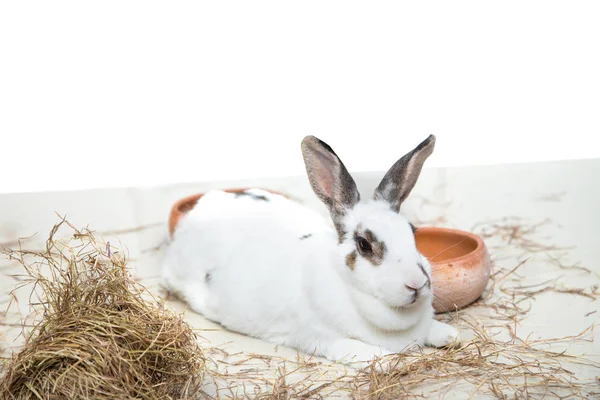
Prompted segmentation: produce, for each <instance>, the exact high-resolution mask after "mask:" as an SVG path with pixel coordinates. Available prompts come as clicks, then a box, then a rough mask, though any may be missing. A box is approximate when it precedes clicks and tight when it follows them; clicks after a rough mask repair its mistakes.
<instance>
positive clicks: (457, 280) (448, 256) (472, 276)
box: [415, 227, 491, 313]
mask: <svg viewBox="0 0 600 400" xmlns="http://www.w3.org/2000/svg"><path fill="white" fill-rule="evenodd" d="M415 239H416V242H417V249H418V250H419V252H421V254H423V255H424V256H425V257H426V258H427V259H428V260H429V262H430V263H431V270H432V285H433V292H434V294H435V297H436V301H435V302H434V309H435V312H436V313H441V312H448V311H454V310H456V309H458V308H462V307H465V306H467V305H469V304H471V303H473V302H474V301H475V300H477V299H478V298H479V297H480V296H481V294H482V293H483V291H484V290H485V287H486V286H487V283H488V281H489V279H490V271H491V260H490V255H489V253H488V250H487V248H486V246H485V243H484V242H483V240H482V239H481V238H480V237H479V236H477V235H475V234H472V233H470V232H465V231H460V230H455V229H446V228H434V227H423V228H419V229H417V231H416V233H415Z"/></svg>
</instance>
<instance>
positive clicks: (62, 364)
mask: <svg viewBox="0 0 600 400" xmlns="http://www.w3.org/2000/svg"><path fill="white" fill-rule="evenodd" d="M63 225H67V226H69V227H70V228H71V229H72V231H73V232H72V236H71V237H70V239H68V240H64V241H62V240H58V239H55V235H56V233H57V232H58V231H59V229H60V228H61V227H62V226H63ZM6 254H7V255H8V257H10V258H11V259H13V260H16V261H18V262H19V263H20V264H21V265H22V266H23V267H24V269H25V271H26V276H25V280H24V281H23V284H22V285H20V286H19V288H21V287H22V286H31V288H32V294H31V296H30V299H31V304H32V305H33V306H34V308H35V311H36V315H37V317H38V322H36V324H35V326H34V328H33V329H32V330H31V331H30V332H29V334H27V335H26V339H25V344H24V346H23V348H22V349H21V351H20V352H19V353H17V354H15V355H13V357H12V358H11V359H10V360H9V362H8V365H7V366H6V370H5V371H4V372H5V374H4V376H3V377H2V380H1V381H0V389H1V391H2V392H1V393H0V397H1V398H6V399H62V398H93V399H117V398H118V399H133V398H136V399H170V398H172V399H181V398H188V397H197V396H198V395H200V394H201V389H202V386H201V385H202V381H203V375H204V372H205V369H206V367H205V357H204V355H203V352H202V349H201V348H200V347H199V346H198V344H197V341H196V336H195V334H194V333H193V331H192V330H191V329H190V327H189V326H188V325H187V324H186V323H185V322H184V321H183V320H182V319H181V317H180V316H178V315H175V314H173V313H172V312H171V311H169V310H168V309H166V308H165V307H164V305H163V304H161V302H159V301H158V300H156V299H155V298H154V297H153V296H152V295H151V294H150V293H149V292H148V291H146V289H145V288H144V287H142V286H141V285H140V284H138V283H135V282H134V281H133V280H132V278H131V277H130V275H129V273H128V270H127V266H126V260H125V257H124V256H122V255H121V254H120V253H119V252H118V251H116V250H115V249H112V250H111V247H110V245H109V244H105V243H103V242H101V241H99V240H97V239H96V238H95V237H94V236H93V235H92V233H91V232H90V231H89V230H81V231H80V230H78V229H76V228H75V227H73V226H72V225H70V224H69V223H68V222H66V221H65V220H64V219H63V220H62V222H60V223H59V224H58V225H56V226H55V227H54V229H53V230H52V232H51V234H50V237H49V239H48V240H47V243H46V249H45V251H42V252H31V251H26V250H8V251H6ZM19 288H17V289H19ZM17 289H15V290H17ZM15 298H16V297H15ZM39 317H41V318H39Z"/></svg>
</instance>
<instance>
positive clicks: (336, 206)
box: [302, 136, 360, 237]
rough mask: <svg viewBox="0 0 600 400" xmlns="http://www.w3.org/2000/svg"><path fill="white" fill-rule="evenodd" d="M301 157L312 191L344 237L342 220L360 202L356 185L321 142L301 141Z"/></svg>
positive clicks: (313, 140) (310, 139)
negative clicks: (325, 207) (323, 204)
mask: <svg viewBox="0 0 600 400" xmlns="http://www.w3.org/2000/svg"><path fill="white" fill-rule="evenodd" d="M302 155H303V157H304V163H305V165H306V173H307V174H308V180H309V181H310V184H311V186H312V188H313V191H314V192H315V194H316V195H317V196H318V197H319V199H320V200H321V201H322V202H323V203H325V205H326V206H327V208H328V209H329V212H330V214H331V219H332V220H333V223H334V225H335V227H336V229H337V231H338V234H339V235H340V237H342V236H343V234H344V227H343V226H342V219H343V216H344V214H345V213H346V211H347V210H348V209H351V208H352V207H354V205H355V204H356V203H358V202H359V200H360V194H359V193H358V189H357V188H356V183H355V182H354V179H352V176H350V173H349V172H348V170H347V169H346V167H345V166H344V163H342V160H340V158H339V157H338V156H337V154H335V152H334V151H333V149H332V148H331V147H330V146H329V145H328V144H327V143H325V142H323V141H322V140H320V139H317V138H316V137H314V136H306V137H305V138H304V140H302Z"/></svg>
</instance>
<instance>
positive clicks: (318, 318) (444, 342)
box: [163, 135, 459, 363]
mask: <svg viewBox="0 0 600 400" xmlns="http://www.w3.org/2000/svg"><path fill="white" fill-rule="evenodd" d="M435 139H436V138H435V136H434V135H430V136H429V137H428V138H427V139H426V140H424V141H423V142H422V143H420V144H419V145H418V146H417V147H416V148H415V149H413V150H412V151H410V152H409V153H407V154H406V155H404V156H403V157H402V158H400V159H399V160H398V161H397V162H396V163H395V164H394V165H393V166H392V167H391V168H390V169H389V171H387V173H386V174H385V175H384V177H383V179H382V180H381V182H380V183H379V186H378V187H377V188H376V190H375V192H374V193H373V195H372V196H371V197H369V198H366V199H364V200H362V199H361V196H360V194H359V192H358V189H357V187H356V184H355V182H354V180H353V178H352V177H351V175H350V174H349V172H348V171H347V169H346V167H345V166H344V164H343V163H342V161H341V160H340V158H339V157H338V156H337V154H336V153H335V152H334V150H333V149H332V148H331V147H330V146H329V145H327V144H326V143H325V142H323V141H321V140H320V139H318V138H316V137H314V136H306V137H305V138H304V139H303V140H302V143H301V150H302V155H303V158H304V162H305V167H306V172H307V175H308V180H309V182H310V185H311V187H312V189H313V191H314V193H315V194H316V196H317V197H318V198H319V199H320V200H321V201H322V202H323V203H324V204H325V206H326V207H327V209H328V211H329V215H330V217H331V221H330V222H329V223H327V221H326V219H325V218H323V217H322V216H321V215H320V214H318V213H317V212H316V211H314V210H312V209H309V208H307V207H305V206H303V205H301V204H299V203H296V202H294V201H292V200H288V199H287V198H285V197H284V196H280V195H275V194H272V193H269V192H267V191H261V190H260V189H254V190H249V191H247V192H246V193H245V194H241V195H240V194H237V195H236V194H232V193H226V192H223V191H219V190H213V191H210V192H208V193H206V194H205V195H204V196H203V197H201V198H200V200H199V201H198V203H197V204H196V206H195V207H194V208H193V209H192V210H191V211H190V212H189V214H188V215H187V216H185V217H184V218H183V219H182V220H181V222H180V225H179V227H178V228H177V230H176V231H175V233H174V236H173V240H172V242H171V244H170V245H169V248H168V249H167V253H166V256H165V259H164V264H163V279H164V283H165V286H166V288H167V289H168V290H169V291H171V292H174V293H175V294H177V295H179V296H180V297H181V299H182V300H183V301H185V302H186V303H187V304H188V305H189V307H190V308H191V309H192V310H193V311H195V312H197V313H199V314H202V315H204V316H205V317H206V318H207V319H209V320H212V321H214V322H216V323H219V324H220V325H222V326H223V327H225V328H227V329H229V330H230V331H234V332H238V333H242V334H245V335H248V336H251V337H255V338H259V339H262V340H265V341H268V342H270V343H273V344H276V345H283V346H287V347H291V348H294V349H296V350H300V351H303V352H305V353H309V354H312V355H316V356H321V357H324V358H326V359H329V360H331V361H334V362H342V363H354V362H361V363H368V362H371V361H373V360H375V359H377V358H379V357H382V356H386V355H390V354H395V353H402V352H405V351H407V350H408V349H409V348H410V347H412V346H415V345H416V346H425V345H427V346H432V347H445V346H449V345H452V344H456V343H458V341H459V332H458V331H457V329H456V328H454V327H453V326H451V325H448V324H445V323H442V322H440V321H437V320H436V319H434V311H433V306H432V302H433V292H432V284H431V265H430V264H429V262H428V261H427V259H426V258H425V257H424V256H423V255H422V254H420V253H419V251H418V250H417V248H416V245H415V237H414V232H415V227H414V226H413V225H412V224H411V223H410V222H409V221H408V220H407V218H406V217H404V216H403V215H402V214H401V213H400V206H401V205H402V203H403V201H404V200H405V199H406V198H407V196H408V195H409V193H410V192H411V190H412V189H413V187H414V185H415V184H416V182H417V179H418V176H419V175H420V172H421V169H422V166H423V164H424V162H425V160H426V159H427V158H428V157H429V156H430V155H431V153H432V152H433V149H434V145H435Z"/></svg>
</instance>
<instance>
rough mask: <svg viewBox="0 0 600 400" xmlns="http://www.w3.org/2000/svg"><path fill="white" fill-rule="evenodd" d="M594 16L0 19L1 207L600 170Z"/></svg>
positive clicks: (281, 9)
mask: <svg viewBox="0 0 600 400" xmlns="http://www.w3.org/2000/svg"><path fill="white" fill-rule="evenodd" d="M598 21H600V3H598V2H597V1H589V2H583V1H568V2H565V1H562V2H554V1H542V2H523V1H503V2H494V3H491V2H482V1H469V2H466V1H452V2H448V1H440V2H410V3H408V2H397V1H394V2H383V1H381V2H352V1H344V2H340V3H336V2H323V1H320V2H309V1H303V2H293V3H292V2H282V1H268V2H267V1H245V2H232V1H219V2H198V1H195V2H166V1H164V2H153V1H122V0H121V1H102V2H94V3H92V2H84V1H73V2H65V1H52V2H42V1H40V2H2V3H1V5H0V46H1V48H0V57H1V58H0V60H1V61H0V135H1V143H0V146H1V150H2V151H1V153H0V167H1V174H2V175H1V176H2V177H1V178H0V191H3V192H16V191H37V190H62V189H82V188H89V187H112V186H129V185H133V186H140V185H143V186H145V185H160V184H168V183H175V182H184V181H205V180H217V179H236V178H248V177H272V176H285V175H300V174H304V169H303V168H304V167H303V163H302V158H301V154H300V148H299V145H300V141H301V139H302V137H303V136H304V135H307V134H313V135H315V136H318V137H319V138H321V139H323V140H325V141H326V142H328V143H329V144H330V145H331V146H332V147H333V148H334V149H335V150H336V151H337V152H338V154H339V155H340V156H341V157H342V159H343V161H344V162H345V164H346V165H347V167H348V168H349V169H350V170H351V171H359V170H360V171H365V170H384V169H387V168H388V167H389V166H390V165H391V164H392V163H393V162H394V161H395V160H396V159H397V158H398V157H400V156H401V155H402V154H404V153H405V152H406V151H408V150H410V149H412V147H414V146H415V145H417V144H418V143H419V142H420V141H421V140H423V139H424V138H425V137H427V135H429V134H431V133H434V134H436V135H437V137H438V142H437V147H436V151H435V153H434V155H433V156H432V157H431V158H430V160H429V161H428V162H427V164H426V167H435V166H457V165H479V164H491V163H511V162H531V161H542V160H561V159H576V158H590V157H599V156H600V147H599V146H598V145H597V144H596V143H595V138H596V137H597V136H598V134H599V133H600V72H599V71H600V24H599V23H598Z"/></svg>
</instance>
